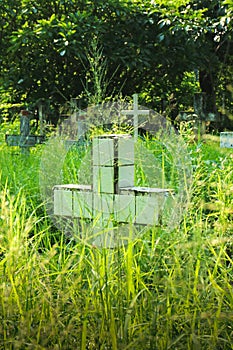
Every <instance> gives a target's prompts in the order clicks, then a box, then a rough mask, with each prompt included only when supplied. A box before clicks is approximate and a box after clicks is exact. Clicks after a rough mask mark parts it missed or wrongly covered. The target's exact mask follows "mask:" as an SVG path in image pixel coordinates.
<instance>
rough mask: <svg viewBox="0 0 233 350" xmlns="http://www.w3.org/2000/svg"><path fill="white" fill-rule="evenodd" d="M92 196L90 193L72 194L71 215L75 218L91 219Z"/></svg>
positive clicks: (77, 192) (79, 192)
mask: <svg viewBox="0 0 233 350" xmlns="http://www.w3.org/2000/svg"><path fill="white" fill-rule="evenodd" d="M92 197H93V195H92V193H91V192H84V191H74V192H73V215H74V217H76V218H85V219H91V218H92V207H93V203H92V202H93V198H92Z"/></svg>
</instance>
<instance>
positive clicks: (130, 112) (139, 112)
mask: <svg viewBox="0 0 233 350" xmlns="http://www.w3.org/2000/svg"><path fill="white" fill-rule="evenodd" d="M121 113H122V114H125V115H133V117H134V142H137V139H138V116H139V115H149V113H150V111H149V110H148V109H138V94H134V95H133V109H132V110H123V111H121Z"/></svg>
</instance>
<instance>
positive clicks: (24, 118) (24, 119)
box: [5, 110, 45, 153]
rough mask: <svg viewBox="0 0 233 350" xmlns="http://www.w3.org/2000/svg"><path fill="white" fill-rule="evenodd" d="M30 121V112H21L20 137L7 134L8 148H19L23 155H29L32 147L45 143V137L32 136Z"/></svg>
mask: <svg viewBox="0 0 233 350" xmlns="http://www.w3.org/2000/svg"><path fill="white" fill-rule="evenodd" d="M30 120H31V114H30V112H29V111H27V110H21V113H20V135H8V134H7V135H6V137H5V138H6V143H7V145H8V146H19V147H20V148H21V151H22V153H28V152H29V148H30V147H33V146H35V145H37V144H40V143H43V142H44V141H45V137H44V136H43V135H31V134H30Z"/></svg>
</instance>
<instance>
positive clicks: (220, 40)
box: [0, 0, 232, 111]
mask: <svg viewBox="0 0 233 350" xmlns="http://www.w3.org/2000/svg"><path fill="white" fill-rule="evenodd" d="M231 1H232V0H226V1H218V0H213V1H212V2H211V3H210V2H209V1H201V0H196V1H187V0H179V1H176V2H174V1H170V0H160V1H156V2H153V1H148V0H147V1H141V0H137V1H117V0H107V1H104V0H98V1H97V0H95V1H82V0H79V1H68V0H63V1H59V0H53V1H50V2H47V1H45V0H41V1H39V0H16V1H13V0H6V1H5V2H4V5H3V6H2V8H1V9H0V11H1V13H0V15H1V19H0V21H1V22H2V23H1V24H2V25H1V28H2V30H1V32H0V36H1V39H2V41H1V44H0V56H1V67H2V68H1V73H0V81H1V82H2V86H4V89H5V90H7V91H8V90H9V89H11V91H12V96H13V97H12V98H13V100H15V101H17V102H19V101H23V102H27V103H29V104H30V103H35V101H37V100H38V99H40V98H45V99H47V100H49V101H51V104H53V105H56V104H62V103H64V102H65V101H66V100H69V99H70V98H71V97H78V96H79V97H80V96H83V104H82V106H81V107H85V104H86V103H87V102H86V101H85V86H86V85H85V84H86V83H87V79H88V70H90V69H91V67H90V62H89V60H88V57H87V56H88V55H87V52H90V47H91V45H92V43H93V41H95V40H97V41H98V43H99V49H100V50H101V52H102V55H103V61H106V62H107V67H106V80H107V81H109V82H110V83H109V84H108V86H107V89H106V94H107V95H111V94H112V93H113V91H114V92H116V91H121V92H122V93H123V94H124V95H132V94H133V93H135V92H141V97H143V98H144V101H146V102H147V103H148V104H151V106H152V107H153V108H156V109H157V110H160V109H162V107H161V104H162V101H163V100H169V99H171V97H172V98H174V99H175V100H176V102H177V104H178V105H179V104H181V103H182V105H187V106H188V105H190V104H191V101H192V96H191V93H190V92H192V91H193V85H192V84H191V85H190V80H187V76H188V75H187V73H190V74H191V73H192V72H193V71H194V70H195V71H196V72H197V71H199V78H200V81H199V88H201V89H202V91H204V92H206V94H207V95H208V96H209V101H210V102H209V104H210V106H209V109H210V110H211V111H216V109H217V107H216V106H219V104H220V97H221V93H222V92H223V90H224V89H225V86H226V85H227V84H229V79H230V76H231V67H232V48H231V46H230V42H231V39H232V22H231V21H230V15H231V12H230V11H231V9H232V7H230V3H231ZM7 19H10V21H9V20H7ZM185 84H186V86H191V88H190V89H189V88H184V85H185ZM197 85H198V83H197ZM88 89H89V93H92V94H95V84H94V82H92V81H89V82H88ZM225 100H226V103H228V104H230V103H231V101H230V99H229V98H226V99H225ZM144 101H142V102H144Z"/></svg>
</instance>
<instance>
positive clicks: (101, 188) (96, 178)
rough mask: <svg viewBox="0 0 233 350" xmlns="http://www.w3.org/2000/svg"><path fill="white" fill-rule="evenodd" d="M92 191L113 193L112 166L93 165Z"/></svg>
mask: <svg viewBox="0 0 233 350" xmlns="http://www.w3.org/2000/svg"><path fill="white" fill-rule="evenodd" d="M93 192H94V193H100V192H101V193H114V168H113V167H110V166H109V167H104V166H93Z"/></svg>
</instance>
